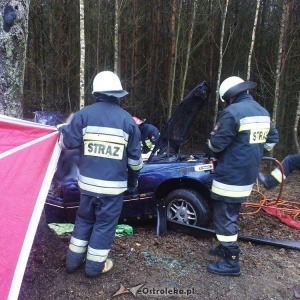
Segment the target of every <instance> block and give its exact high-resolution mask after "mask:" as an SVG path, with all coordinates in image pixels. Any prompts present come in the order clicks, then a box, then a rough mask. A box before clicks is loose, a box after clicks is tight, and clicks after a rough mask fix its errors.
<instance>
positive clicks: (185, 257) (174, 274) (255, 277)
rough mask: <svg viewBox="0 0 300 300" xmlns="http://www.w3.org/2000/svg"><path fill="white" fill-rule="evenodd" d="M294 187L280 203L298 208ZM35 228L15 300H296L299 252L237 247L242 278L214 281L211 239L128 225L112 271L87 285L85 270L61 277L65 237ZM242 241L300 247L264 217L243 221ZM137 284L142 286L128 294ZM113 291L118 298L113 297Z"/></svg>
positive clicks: (293, 235) (297, 178)
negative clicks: (259, 239)
mask: <svg viewBox="0 0 300 300" xmlns="http://www.w3.org/2000/svg"><path fill="white" fill-rule="evenodd" d="M299 182H300V175H299V173H298V172H295V173H293V174H292V175H291V176H290V177H289V178H288V179H287V181H286V184H285V185H284V190H283V194H282V197H281V199H284V200H289V201H296V202H298V201H299V202H300V198H299V197H300V185H299ZM260 191H261V192H262V193H263V194H264V195H265V196H266V198H267V199H277V196H278V191H279V188H275V189H274V190H272V191H266V190H264V189H262V188H261V187H260ZM253 198H256V196H255V197H253ZM243 211H244V212H249V211H250V209H249V208H248V209H247V210H245V209H243ZM252 211H253V209H252ZM298 220H300V217H298ZM41 224H42V222H40V226H39V228H38V231H37V234H36V238H35V241H34V244H33V247H32V250H31V253H30V257H29V260H28V264H27V268H26V271H25V274H24V278H23V283H22V286H21V290H20V294H19V300H30V299H31V300H43V299H45V300H46V299H47V300H48V299H53V300H54V299H55V300H67V299H74V300H79V299H136V298H139V299H162V298H168V299H182V298H183V299H234V300H236V299H237V300H239V299H253V300H260V299H261V300H266V299H272V300H281V299H282V300H287V299H300V250H293V249H287V248H281V247H277V246H269V245H263V244H255V243H253V242H249V241H244V240H240V241H239V245H240V248H241V250H242V255H241V259H240V264H241V271H242V274H241V276H240V277H223V276H216V275H213V274H210V273H208V272H207V270H206V266H207V264H208V263H210V262H212V261H214V260H215V259H216V258H215V257H212V256H210V255H209V254H208V250H209V249H210V248H211V247H213V246H215V245H216V244H217V242H216V240H215V238H214V237H208V236H207V235H204V236H191V235H187V234H186V233H183V232H180V231H177V230H175V229H172V230H168V235H167V236H165V237H156V235H155V222H147V223H146V224H145V223H136V224H133V225H132V226H133V230H134V234H133V235H132V236H124V237H117V238H116V239H115V242H114V245H113V247H112V251H111V252H110V257H112V258H113V259H114V262H115V266H114V268H113V269H112V270H111V271H110V272H109V273H106V274H103V275H101V276H100V277H98V278H95V279H88V278H86V277H85V276H84V268H81V269H79V270H78V271H77V272H75V273H74V274H67V273H66V272H65V254H66V251H67V247H68V241H69V237H68V236H58V235H56V233H54V231H52V230H51V229H49V228H48V227H47V226H42V225H41ZM240 234H241V235H247V236H260V237H265V238H272V239H281V240H294V241H299V242H300V230H297V229H293V228H291V227H289V226H287V225H285V224H283V223H281V222H280V221H279V220H278V219H277V218H275V217H273V216H270V215H267V214H266V213H265V212H263V211H260V212H258V213H256V214H254V215H249V214H247V215H241V216H240ZM138 285H142V287H141V288H140V289H139V293H138V294H136V295H134V291H135V290H137V289H138V287H136V286H138ZM122 287H123V290H122ZM135 287H136V289H135ZM120 288H121V289H120ZM125 288H127V292H126V290H125ZM119 290H122V291H124V293H121V294H119V295H115V296H114V294H116V293H117V292H118V291H119ZM182 293H185V294H182ZM187 294H189V295H187Z"/></svg>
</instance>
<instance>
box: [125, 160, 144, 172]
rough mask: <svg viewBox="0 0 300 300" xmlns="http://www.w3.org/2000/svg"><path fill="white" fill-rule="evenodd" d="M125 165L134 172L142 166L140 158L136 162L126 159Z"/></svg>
mask: <svg viewBox="0 0 300 300" xmlns="http://www.w3.org/2000/svg"><path fill="white" fill-rule="evenodd" d="M127 163H128V165H129V166H130V168H131V169H132V170H134V171H138V170H140V169H141V168H142V167H143V166H144V163H143V158H142V157H141V158H140V159H138V160H136V159H131V158H128V160H127Z"/></svg>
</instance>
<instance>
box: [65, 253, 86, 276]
mask: <svg viewBox="0 0 300 300" xmlns="http://www.w3.org/2000/svg"><path fill="white" fill-rule="evenodd" d="M85 257H86V252H84V253H75V252H73V251H71V250H70V249H68V251H67V256H66V271H67V273H74V272H75V271H77V270H78V269H79V268H80V267H81V266H82V264H83V263H84V261H85Z"/></svg>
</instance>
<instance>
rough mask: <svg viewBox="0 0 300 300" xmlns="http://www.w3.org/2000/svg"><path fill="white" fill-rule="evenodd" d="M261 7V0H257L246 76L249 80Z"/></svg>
mask: <svg viewBox="0 0 300 300" xmlns="http://www.w3.org/2000/svg"><path fill="white" fill-rule="evenodd" d="M259 7H260V0H257V2H256V11H255V18H254V24H253V30H252V38H251V45H250V50H249V56H248V68H247V78H246V79H247V80H250V72H251V61H252V53H253V48H254V43H255V34H256V26H257V20H258V13H259Z"/></svg>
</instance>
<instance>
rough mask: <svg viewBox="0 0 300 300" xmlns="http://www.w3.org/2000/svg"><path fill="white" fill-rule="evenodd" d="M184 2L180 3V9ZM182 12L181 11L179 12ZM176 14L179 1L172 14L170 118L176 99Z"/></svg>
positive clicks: (168, 96) (173, 7) (174, 5)
mask: <svg viewBox="0 0 300 300" xmlns="http://www.w3.org/2000/svg"><path fill="white" fill-rule="evenodd" d="M181 5H182V1H180V7H181ZM179 11H180V10H179ZM176 13H177V0H173V3H172V14H171V25H170V32H171V54H170V64H169V75H168V77H169V80H168V95H167V99H168V104H169V105H168V118H170V116H171V114H172V108H173V98H174V77H175V70H176V56H177V41H178V40H177V39H178V28H177V30H176Z"/></svg>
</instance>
